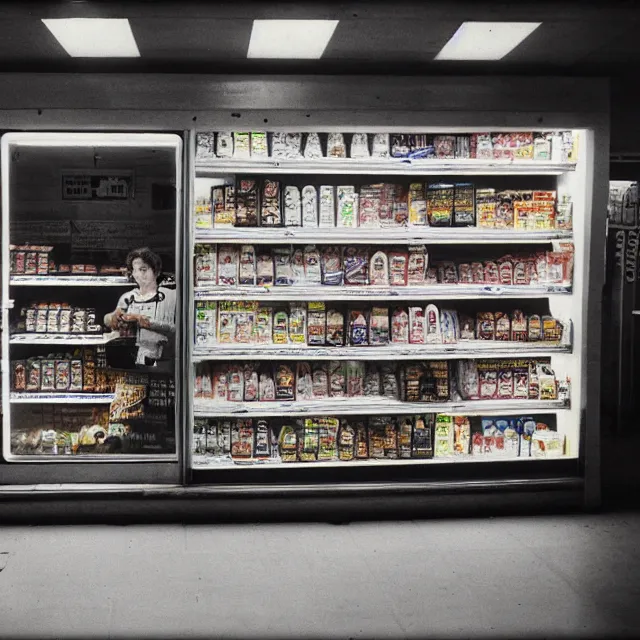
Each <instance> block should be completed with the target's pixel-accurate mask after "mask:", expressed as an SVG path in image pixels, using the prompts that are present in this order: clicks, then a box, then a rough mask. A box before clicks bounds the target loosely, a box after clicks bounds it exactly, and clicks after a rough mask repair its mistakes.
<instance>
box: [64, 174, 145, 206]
mask: <svg viewBox="0 0 640 640" xmlns="http://www.w3.org/2000/svg"><path fill="white" fill-rule="evenodd" d="M132 185H133V180H132V172H131V171H119V172H108V173H107V172H99V171H83V172H73V171H68V172H67V171H65V172H63V174H62V199H63V200H89V201H104V200H112V201H113V200H120V201H127V200H129V199H130V198H131V197H133V188H132Z"/></svg>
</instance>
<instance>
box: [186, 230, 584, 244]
mask: <svg viewBox="0 0 640 640" xmlns="http://www.w3.org/2000/svg"><path fill="white" fill-rule="evenodd" d="M571 238H573V232H571V231H556V230H549V231H516V230H513V229H483V228H481V227H458V228H456V227H443V228H438V227H401V228H389V229H383V228H380V229H369V228H364V227H357V228H353V229H344V228H315V227H313V228H311V227H275V228H274V227H216V228H215V229H211V230H202V229H197V230H196V232H195V242H200V243H213V242H218V243H227V244H249V243H250V244H278V243H281V244H282V243H285V244H287V243H298V242H299V243H301V244H302V243H317V244H349V245H351V244H372V243H379V244H389V243H398V244H406V245H415V244H425V243H427V244H535V243H541V242H542V243H544V242H551V241H552V240H561V239H567V240H570V239H571Z"/></svg>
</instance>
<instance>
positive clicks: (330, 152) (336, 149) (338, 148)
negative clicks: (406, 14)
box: [327, 133, 347, 158]
mask: <svg viewBox="0 0 640 640" xmlns="http://www.w3.org/2000/svg"><path fill="white" fill-rule="evenodd" d="M327 157H328V158H346V157H347V145H346V144H345V143H344V136H343V135H342V134H341V133H330V134H329V135H328V136H327Z"/></svg>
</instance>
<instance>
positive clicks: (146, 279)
mask: <svg viewBox="0 0 640 640" xmlns="http://www.w3.org/2000/svg"><path fill="white" fill-rule="evenodd" d="M131 275H132V276H133V279H134V280H135V281H136V284H137V285H138V286H139V287H141V288H142V287H149V286H151V285H155V283H156V274H155V273H154V271H153V269H152V268H151V267H150V266H149V265H148V264H147V263H146V262H145V261H144V260H143V259H142V258H136V259H135V260H134V261H133V262H132V263H131Z"/></svg>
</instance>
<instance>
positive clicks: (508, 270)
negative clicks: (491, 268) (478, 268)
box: [498, 258, 513, 286]
mask: <svg viewBox="0 0 640 640" xmlns="http://www.w3.org/2000/svg"><path fill="white" fill-rule="evenodd" d="M498 277H499V279H500V284H501V285H505V286H509V285H512V284H513V262H511V260H509V258H503V259H502V260H500V262H499V263H498Z"/></svg>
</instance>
